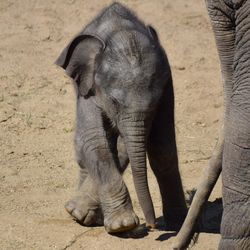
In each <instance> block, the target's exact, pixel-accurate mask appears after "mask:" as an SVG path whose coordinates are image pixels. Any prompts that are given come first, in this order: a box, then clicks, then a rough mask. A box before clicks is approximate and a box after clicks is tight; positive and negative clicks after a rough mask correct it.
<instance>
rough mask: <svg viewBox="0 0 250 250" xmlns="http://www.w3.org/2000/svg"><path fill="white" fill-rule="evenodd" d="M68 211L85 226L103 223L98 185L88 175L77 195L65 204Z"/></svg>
mask: <svg viewBox="0 0 250 250" xmlns="http://www.w3.org/2000/svg"><path fill="white" fill-rule="evenodd" d="M65 209H66V210H67V212H68V213H69V214H70V215H71V216H72V217H74V218H75V219H76V220H77V221H79V222H80V223H81V224H83V225H84V226H91V225H101V226H102V225H103V213H102V210H101V206H100V200H99V196H98V193H97V187H96V186H95V184H94V182H93V181H92V179H91V178H90V177H89V176H87V178H86V179H85V180H84V182H83V183H82V185H81V186H80V187H79V190H78V192H77V195H76V196H75V197H73V198H72V199H70V200H69V201H68V202H67V203H66V204H65Z"/></svg>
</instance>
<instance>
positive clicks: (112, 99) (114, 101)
mask: <svg viewBox="0 0 250 250" xmlns="http://www.w3.org/2000/svg"><path fill="white" fill-rule="evenodd" d="M110 100H111V101H112V103H113V104H114V105H116V106H117V105H120V103H119V102H118V100H117V99H116V98H114V97H113V96H110Z"/></svg>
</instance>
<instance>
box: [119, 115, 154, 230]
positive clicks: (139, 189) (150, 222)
mask: <svg viewBox="0 0 250 250" xmlns="http://www.w3.org/2000/svg"><path fill="white" fill-rule="evenodd" d="M137 118H138V117H137ZM145 120H146V119H139V118H138V119H133V120H132V121H131V119H130V120H129V121H126V122H125V123H123V124H122V134H123V137H124V140H125V145H126V148H127V152H128V156H129V160H130V164H131V168H132V175H133V180H134V185H135V190H136V193H137V197H138V200H139V203H140V206H141V208H142V210H143V213H144V216H145V219H146V224H147V226H149V227H154V226H155V212H154V207H153V203H152V199H151V196H150V192H149V187H148V179H147V166H146V140H147V132H148V127H149V126H148V124H146V123H147V122H146V121H145Z"/></svg>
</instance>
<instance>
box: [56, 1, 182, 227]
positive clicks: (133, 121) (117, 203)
mask: <svg viewBox="0 0 250 250" xmlns="http://www.w3.org/2000/svg"><path fill="white" fill-rule="evenodd" d="M56 63H57V65H59V66H61V67H62V68H63V69H65V71H66V73H67V74H68V75H69V76H70V77H71V78H72V79H73V81H74V84H75V88H76V92H77V127H76V136H75V148H76V156H77V161H78V163H79V165H80V183H79V188H78V194H77V195H76V196H75V197H74V198H73V199H71V200H70V201H69V202H67V204H66V209H67V211H68V212H69V213H70V214H71V215H72V216H73V217H75V218H76V219H77V220H79V221H81V222H82V223H83V224H84V225H93V224H102V223H103V222H104V226H105V228H106V230H107V231H108V232H122V231H126V230H130V229H132V228H134V227H136V226H137V225H138V223H139V220H138V217H137V216H136V215H135V213H134V212H133V208H132V204H131V199H130V196H129V193H128V190H127V187H126V185H125V184H124V182H123V179H122V173H123V171H124V170H125V169H126V167H127V165H128V162H129V161H130V164H131V168H132V174H133V179H134V184H135V189H136V192H137V196H138V199H139V203H140V205H141V207H142V210H143V212H144V215H145V218H146V222H147V224H148V226H151V227H154V226H155V213H154V208H153V204H152V200H151V197H150V193H149V189H148V182H147V170H146V152H147V153H148V157H149V161H150V165H151V167H152V169H153V172H154V173H155V175H156V178H157V181H158V183H159V187H160V192H161V195H162V202H163V213H164V216H165V219H166V221H167V223H178V222H182V221H183V218H184V216H185V214H186V204H185V200H184V195H183V189H182V184H181V179H180V175H179V170H178V159H177V152H176V143H175V129H174V95H173V86H172V78H171V71H170V68H169V64H168V60H167V57H166V55H165V53H164V51H163V49H162V47H161V46H160V43H159V40H158V37H157V34H156V32H155V30H154V29H153V28H152V27H150V26H145V25H144V24H143V23H142V22H141V21H139V20H138V19H137V17H136V16H135V15H134V14H133V13H132V12H130V11H129V10H128V9H127V8H125V7H123V6H122V5H120V4H118V3H115V4H112V5H111V6H110V7H108V8H107V9H105V10H104V11H103V12H102V13H101V14H100V15H99V16H98V17H97V18H96V19H95V20H94V21H93V22H91V23H90V24H89V25H88V26H87V27H86V28H85V29H84V30H83V31H82V32H81V33H80V34H78V35H77V36H76V37H75V38H74V39H73V41H72V42H71V43H70V44H69V45H68V47H66V48H65V50H64V51H63V52H62V54H61V55H60V57H59V58H58V60H57V62H56ZM102 217H104V219H103V218H102Z"/></svg>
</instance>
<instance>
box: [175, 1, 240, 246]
mask: <svg viewBox="0 0 250 250" xmlns="http://www.w3.org/2000/svg"><path fill="white" fill-rule="evenodd" d="M206 3H207V9H208V13H209V15H210V18H211V23H212V27H213V30H214V34H215V38H216V44H217V49H218V53H219V58H220V62H221V72H222V81H223V89H224V119H223V120H224V122H225V117H227V116H228V114H229V112H230V98H231V95H232V86H233V61H234V49H235V48H234V43H235V29H234V25H233V21H232V18H233V17H234V12H233V9H231V8H230V6H227V5H225V4H223V2H222V1H218V0H217V1H211V0H207V1H206ZM225 13H227V14H225ZM224 126H225V125H223V126H222V128H221V131H220V134H219V139H218V142H217V144H216V146H215V148H214V151H213V153H212V156H211V159H210V160H209V163H208V166H207V167H206V168H205V169H204V172H203V177H202V179H201V182H200V184H199V186H198V188H197V191H196V193H195V196H194V198H193V201H192V204H191V207H190V209H189V211H188V215H187V217H186V219H185V221H184V224H183V226H182V228H181V230H180V232H179V233H178V235H177V237H176V239H175V243H174V246H173V248H174V249H183V248H184V247H186V246H187V245H188V244H189V242H190V240H191V237H192V235H193V233H194V227H195V224H196V222H197V219H198V217H199V215H200V213H201V211H202V208H203V206H204V204H205V202H206V201H207V199H208V198H209V195H210V193H211V191H212V189H213V187H214V185H215V183H216V181H217V179H218V177H219V175H220V173H221V169H222V156H223V148H224V136H225V131H224V130H225V129H224Z"/></svg>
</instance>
